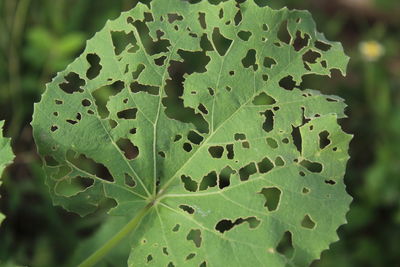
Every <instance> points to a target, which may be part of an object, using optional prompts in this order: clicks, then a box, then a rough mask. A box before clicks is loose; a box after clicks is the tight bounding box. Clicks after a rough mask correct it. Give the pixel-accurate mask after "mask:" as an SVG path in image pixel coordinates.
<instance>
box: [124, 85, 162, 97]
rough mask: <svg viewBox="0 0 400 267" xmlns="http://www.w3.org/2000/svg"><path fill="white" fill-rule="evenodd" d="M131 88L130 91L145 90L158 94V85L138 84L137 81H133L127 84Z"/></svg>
mask: <svg viewBox="0 0 400 267" xmlns="http://www.w3.org/2000/svg"><path fill="white" fill-rule="evenodd" d="M129 87H130V88H131V91H132V93H139V92H146V93H148V94H151V95H158V94H159V87H157V86H151V85H145V84H140V83H138V82H133V83H131V84H130V86H129Z"/></svg>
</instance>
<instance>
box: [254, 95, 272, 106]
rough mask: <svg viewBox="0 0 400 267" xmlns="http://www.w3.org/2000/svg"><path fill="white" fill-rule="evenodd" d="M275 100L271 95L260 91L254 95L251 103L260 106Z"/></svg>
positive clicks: (270, 103)
mask: <svg viewBox="0 0 400 267" xmlns="http://www.w3.org/2000/svg"><path fill="white" fill-rule="evenodd" d="M275 103H276V101H275V99H273V98H272V97H271V96H269V95H267V94H266V93H261V94H259V95H258V96H256V97H254V99H253V105H257V106H261V105H273V104H275Z"/></svg>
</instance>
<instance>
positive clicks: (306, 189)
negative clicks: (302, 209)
mask: <svg viewBox="0 0 400 267" xmlns="http://www.w3.org/2000/svg"><path fill="white" fill-rule="evenodd" d="M302 193H303V194H308V193H310V189H308V188H307V187H303V190H302Z"/></svg>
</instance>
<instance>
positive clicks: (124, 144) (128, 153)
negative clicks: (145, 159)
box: [116, 138, 139, 160]
mask: <svg viewBox="0 0 400 267" xmlns="http://www.w3.org/2000/svg"><path fill="white" fill-rule="evenodd" d="M116 144H117V146H118V147H119V149H121V151H122V152H123V153H124V155H125V158H126V159H128V160H132V159H134V158H136V157H137V156H138V155H139V148H138V147H137V146H135V145H134V144H133V143H132V142H131V140H129V139H127V138H121V139H119V140H118V141H117V142H116Z"/></svg>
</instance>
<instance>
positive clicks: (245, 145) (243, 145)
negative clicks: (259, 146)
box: [242, 141, 250, 149]
mask: <svg viewBox="0 0 400 267" xmlns="http://www.w3.org/2000/svg"><path fill="white" fill-rule="evenodd" d="M242 147H243V148H246V149H249V148H250V143H249V142H247V141H244V142H242Z"/></svg>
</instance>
